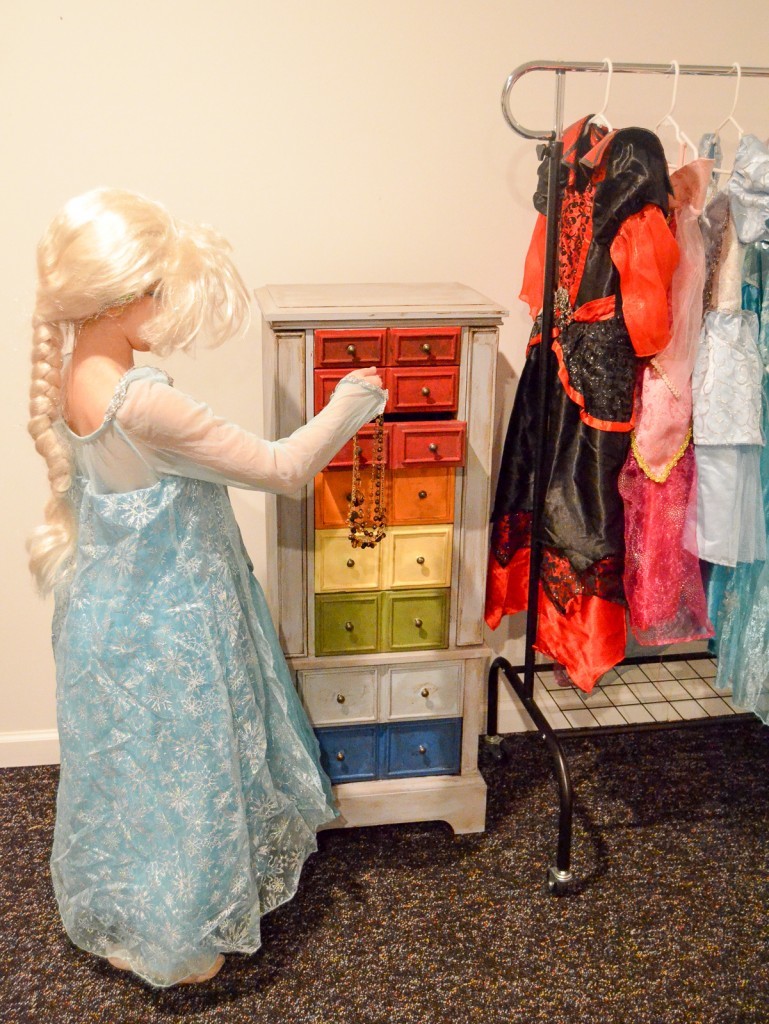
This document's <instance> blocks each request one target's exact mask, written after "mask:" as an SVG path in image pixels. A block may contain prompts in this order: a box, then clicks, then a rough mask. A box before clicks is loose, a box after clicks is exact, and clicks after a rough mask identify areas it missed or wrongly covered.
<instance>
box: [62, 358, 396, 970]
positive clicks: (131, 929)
mask: <svg viewBox="0 0 769 1024" xmlns="http://www.w3.org/2000/svg"><path fill="white" fill-rule="evenodd" d="M132 382H136V384H135V385H134V387H135V388H136V389H137V396H136V401H134V402H133V403H132V404H131V403H126V409H128V407H129V405H131V407H132V409H133V412H131V413H130V415H127V417H126V419H125V422H123V420H121V418H120V409H121V406H122V405H123V402H125V400H126V396H127V395H128V396H131V391H132V390H133V389H132V388H128V385H129V384H131V383H132ZM169 385H170V381H168V379H167V378H166V377H165V375H163V374H162V372H161V371H157V370H152V369H146V368H145V369H137V370H134V371H131V373H130V374H128V375H127V377H126V378H124V379H123V381H122V382H121V386H120V388H119V389H118V392H117V393H116V400H115V401H113V404H112V406H111V407H110V410H109V412H108V415H107V418H106V419H105V422H104V424H103V425H102V427H101V428H100V429H99V430H98V431H96V432H95V433H94V434H92V435H89V436H88V437H87V438H85V439H80V438H78V437H76V435H74V434H72V433H71V432H70V431H68V430H67V428H65V427H64V426H63V425H61V426H60V430H61V431H62V434H63V436H66V437H67V439H68V441H69V443H70V444H71V446H72V448H73V452H74V456H75V460H76V465H77V467H78V476H77V478H76V481H75V483H74V485H73V490H72V497H73V500H74V501H75V502H76V505H77V509H78V518H79V530H78V543H77V553H76V559H75V564H74V570H73V571H72V572H71V574H70V576H69V577H68V578H67V579H65V580H64V581H63V582H62V583H61V584H60V585H59V587H58V589H57V592H56V610H55V618H54V628H53V644H54V651H55V657H56V673H57V707H58V725H59V736H60V743H61V776H60V783H59V790H58V797H57V813H56V827H55V834H54V843H53V852H52V857H51V870H52V877H53V885H54V890H55V894H56V898H57V901H58V904H59V909H60V912H61V916H62V920H63V922H64V925H65V928H66V930H67V933H68V934H69V936H70V938H71V939H72V941H73V942H74V943H75V944H76V945H77V946H79V947H81V948H82V949H85V950H88V951H90V952H92V953H96V954H98V955H101V956H119V957H122V958H124V959H125V960H127V961H128V962H129V963H130V964H131V966H132V969H133V970H134V971H135V972H136V973H138V974H139V975H140V976H141V977H142V978H144V979H145V980H146V981H147V982H149V983H150V984H152V985H156V986H167V985H171V984H174V983H175V982H177V981H179V980H181V979H182V978H184V977H186V976H187V975H189V974H193V973H198V972H204V971H206V970H207V969H209V968H210V967H211V966H212V964H213V962H214V961H215V959H216V956H217V954H218V953H219V952H225V953H226V952H229V951H238V952H244V953H252V952H254V951H255V950H257V949H258V948H259V945H260V918H261V917H262V915H263V914H265V913H267V912H268V911H269V910H272V909H273V908H274V907H276V906H278V905H279V904H281V903H283V902H285V901H286V900H289V899H290V898H291V897H292V896H293V895H294V893H295V891H296V888H297V884H298V879H299V874H300V871H301V868H302V865H303V863H304V861H305V859H306V858H307V856H308V855H309V854H310V853H311V852H312V851H313V850H315V849H316V835H315V833H316V830H317V829H318V827H319V826H321V825H323V824H325V823H326V822H329V821H331V820H332V819H333V818H334V816H335V813H336V812H335V810H334V806H333V799H332V795H331V789H330V785H329V782H328V779H327V778H326V776H325V774H324V772H323V770H322V769H321V767H320V761H319V750H318V745H317V741H316V740H315V736H314V734H313V731H312V729H311V727H310V725H309V723H308V721H307V718H306V716H305V713H304V711H303V709H302V707H301V705H300V703H299V700H298V698H297V695H296V692H295V690H294V686H293V684H292V680H291V676H290V673H289V671H288V668H287V665H286V662H285V659H284V657H283V654H282V652H281V649H280V644H279V641H278V637H277V635H276V631H275V628H274V626H273V623H272V621H271V619H270V614H269V611H268V608H267V605H266V602H265V598H264V595H263V593H262V590H261V588H260V586H259V584H258V583H257V581H256V580H255V579H254V577H253V575H252V573H251V567H250V564H249V562H248V559H247V555H246V553H245V550H244V547H243V544H242V541H241V537H240V532H239V530H238V526H237V524H236V522H235V518H234V516H233V512H232V509H231V506H230V502H229V499H228V496H227V492H226V489H225V487H224V486H223V485H222V483H216V482H214V481H213V480H212V479H210V478H213V477H216V475H217V470H216V459H215V452H216V445H217V444H218V443H219V442H220V441H222V440H223V439H224V440H225V441H226V442H227V439H228V438H229V442H227V450H228V451H230V452H231V450H232V443H231V442H232V436H233V433H232V432H233V431H234V432H236V434H237V439H238V444H239V445H240V446H241V448H240V452H241V455H240V456H239V458H241V461H242V462H243V465H244V466H246V464H247V466H246V468H247V470H248V472H250V473H252V474H254V477H253V479H252V480H250V481H247V480H245V479H244V478H242V479H240V480H239V483H240V484H241V485H242V486H253V487H267V485H269V483H270V474H271V473H273V472H274V468H273V467H272V466H271V464H270V463H271V462H272V463H273V464H274V463H275V462H276V460H277V461H279V460H280V459H281V458H284V457H285V456H286V453H287V452H288V458H289V461H291V460H293V465H294V478H293V479H290V480H289V481H288V482H287V483H285V481H286V478H287V470H286V464H285V462H284V464H283V465H282V467H280V475H281V479H282V481H283V482H284V483H285V487H286V488H288V487H291V486H293V485H294V484H296V482H297V480H299V479H300V478H301V479H302V480H303V481H304V482H306V480H304V478H305V477H307V479H311V478H312V474H313V473H314V472H315V471H317V469H318V468H320V467H319V466H318V463H319V462H321V463H323V464H325V461H328V457H329V456H328V452H329V451H330V450H331V449H333V450H337V449H338V448H339V447H341V446H342V444H344V443H345V441H346V440H347V439H348V437H349V436H351V434H352V433H353V432H354V431H355V430H356V429H358V428H359V427H360V426H361V425H362V424H363V423H365V422H367V421H368V420H369V419H370V418H371V416H372V414H376V413H377V410H378V409H379V407H380V405H381V402H380V397H381V396H382V394H383V392H381V391H380V392H379V394H378V395H376V394H375V393H374V392H373V391H372V389H371V388H368V389H364V388H358V387H352V388H346V389H340V392H339V394H340V395H341V396H342V397H341V398H340V400H339V401H338V402H336V403H335V402H333V401H332V403H331V406H335V407H336V408H335V410H334V409H331V406H330V407H329V409H331V412H330V413H329V414H327V416H326V420H323V416H324V414H323V413H321V415H320V416H319V417H317V418H316V421H313V422H314V424H315V426H314V427H309V428H308V427H305V428H303V430H305V431H307V430H308V429H309V430H310V437H309V440H310V442H313V433H312V431H313V429H314V430H315V441H318V444H315V443H310V444H309V446H308V443H307V437H305V438H304V439H303V441H302V439H300V442H299V444H300V447H301V445H302V443H304V451H305V454H306V452H307V451H309V450H310V448H312V449H314V450H315V454H314V455H313V457H312V458H310V459H309V461H308V460H307V458H305V457H304V455H302V454H301V453H300V455H298V456H297V453H296V451H294V450H292V448H291V439H289V443H288V444H286V443H283V442H276V443H275V445H273V446H271V445H269V444H268V443H267V442H264V441H261V439H256V438H254V437H253V435H248V434H246V432H244V431H240V430H239V428H236V427H234V426H233V425H232V424H224V423H223V421H219V420H217V419H216V418H215V417H213V416H212V414H211V413H210V410H208V408H207V407H205V406H199V405H198V404H197V403H194V402H192V400H191V399H188V398H187V397H186V396H183V395H178V393H177V396H173V395H170V394H169V392H171V391H173V389H171V388H170V386H169ZM375 390H376V391H378V389H375ZM153 395H155V396H159V397H160V398H162V399H164V400H167V401H168V402H170V408H171V414H173V411H174V405H173V403H174V402H176V403H177V405H178V406H179V408H180V409H181V410H182V411H184V410H185V409H186V410H187V411H188V412H189V413H190V415H191V416H193V417H194V416H197V420H196V421H195V423H196V427H199V428H201V430H202V433H201V431H198V433H197V438H198V442H199V447H200V450H201V451H202V452H203V453H204V458H203V462H204V463H205V464H204V465H202V466H201V467H200V473H201V474H202V475H204V476H207V477H209V479H207V480H201V479H194V478H192V477H191V476H190V475H189V474H190V473H192V472H194V469H195V467H194V462H193V456H192V454H191V451H190V446H189V444H188V443H186V442H185V440H184V438H181V437H180V438H179V440H178V445H177V447H178V452H177V453H176V454H175V453H174V450H173V449H174V445H173V444H172V443H171V442H170V441H169V440H168V439H167V438H166V441H165V447H164V448H163V450H162V451H156V450H154V449H153V448H152V441H153V436H154V435H153V430H156V427H153V424H152V420H153V412H152V410H153V402H154V401H155V399H154V398H153ZM185 403H186V404H185ZM343 406H346V407H344V408H343ZM137 410H138V411H137ZM129 411H130V410H129ZM168 415H169V414H168V410H167V409H166V411H165V412H163V413H162V415H160V421H161V425H162V424H165V425H164V426H163V430H165V432H166V434H167V433H168ZM317 421H321V423H320V426H318V423H317ZM183 425H184V427H185V429H187V430H189V428H190V420H189V416H188V417H187V419H184V418H183ZM292 436H296V435H292ZM281 445H282V447H280V446H281ZM249 446H250V447H249ZM194 447H197V445H196V446H194ZM194 447H193V451H194ZM332 454H333V452H332ZM265 455H266V456H267V460H266V461H264V459H263V456H265ZM222 458H223V462H224V464H225V465H226V468H227V471H228V472H230V473H231V472H232V465H231V461H232V460H231V457H225V456H223V457H222ZM228 458H229V461H228ZM249 459H250V460H251V461H250V462H249ZM254 460H256V462H255V461H254ZM324 460H325V461H324ZM174 462H177V463H178V466H177V472H180V471H183V472H184V474H185V475H181V476H180V475H169V474H170V471H171V470H173V468H174ZM255 464H258V465H259V466H261V467H262V470H263V474H262V476H260V475H259V474H260V472H262V470H260V471H259V472H257V471H256V470H255V469H254V465H255ZM100 466H101V467H102V471H101V472H100V471H99V467H100ZM179 467H180V468H179ZM297 467H298V468H297ZM116 468H117V471H118V472H119V474H120V475H121V476H122V477H123V478H124V479H125V478H130V477H131V476H132V475H133V476H134V477H135V478H138V479H139V480H141V481H142V482H143V483H145V484H146V486H142V487H137V488H134V489H132V490H125V491H122V492H121V491H115V490H114V489H113V490H108V489H107V488H105V482H104V479H103V477H104V476H108V475H109V472H110V471H115V469H116ZM161 470H164V472H163V473H162V474H161V472H160V471H161ZM245 473H246V469H244V470H243V473H242V474H241V476H242V477H244V476H245ZM137 474H138V477H137ZM308 474H309V476H308ZM288 476H290V474H288ZM153 478H154V482H151V481H152V480H153ZM276 479H277V478H276ZM284 483H282V482H281V480H278V487H283V486H284ZM278 487H276V489H278Z"/></svg>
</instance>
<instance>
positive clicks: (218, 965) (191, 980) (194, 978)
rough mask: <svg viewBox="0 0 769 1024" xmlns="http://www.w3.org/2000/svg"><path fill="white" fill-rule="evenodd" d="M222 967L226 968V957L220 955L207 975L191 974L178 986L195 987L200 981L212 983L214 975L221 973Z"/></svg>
mask: <svg viewBox="0 0 769 1024" xmlns="http://www.w3.org/2000/svg"><path fill="white" fill-rule="evenodd" d="M222 967H224V957H223V956H222V954H221V953H220V954H219V956H218V957H217V958H216V960H214V963H213V966H212V967H210V968H209V969H208V970H207V971H206V973H205V974H191V975H190V976H189V977H188V978H182V980H181V981H179V982H177V984H178V985H195V984H197V982H199V981H210V980H211V978H213V977H214V975H216V974H218V973H219V971H221V969H222Z"/></svg>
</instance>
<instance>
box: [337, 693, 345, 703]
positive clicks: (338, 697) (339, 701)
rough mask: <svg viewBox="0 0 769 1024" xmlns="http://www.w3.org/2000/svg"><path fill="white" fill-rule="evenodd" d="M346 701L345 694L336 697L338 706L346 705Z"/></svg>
mask: <svg viewBox="0 0 769 1024" xmlns="http://www.w3.org/2000/svg"><path fill="white" fill-rule="evenodd" d="M344 701H345V696H344V694H343V693H338V694H337V695H336V702H337V704H344Z"/></svg>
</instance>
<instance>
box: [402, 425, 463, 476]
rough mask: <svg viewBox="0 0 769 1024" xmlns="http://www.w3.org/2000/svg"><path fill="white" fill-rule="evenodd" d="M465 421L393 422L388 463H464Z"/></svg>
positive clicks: (405, 467) (426, 464)
mask: <svg viewBox="0 0 769 1024" xmlns="http://www.w3.org/2000/svg"><path fill="white" fill-rule="evenodd" d="M466 428H467V424H466V423H461V422H460V421H459V420H444V421H438V422H432V423H393V424H392V427H391V429H392V437H391V439H390V440H391V448H392V455H391V457H390V466H391V467H392V468H393V469H408V468H409V467H410V466H464V464H465V435H466Z"/></svg>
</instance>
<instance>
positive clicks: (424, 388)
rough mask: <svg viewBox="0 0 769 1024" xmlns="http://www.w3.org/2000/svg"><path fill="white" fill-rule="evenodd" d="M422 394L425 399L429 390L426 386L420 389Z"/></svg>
mask: <svg viewBox="0 0 769 1024" xmlns="http://www.w3.org/2000/svg"><path fill="white" fill-rule="evenodd" d="M422 394H423V395H424V396H425V398H427V396H428V395H429V394H430V389H429V388H428V386H427V385H426V384H425V386H424V387H423V388H422Z"/></svg>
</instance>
